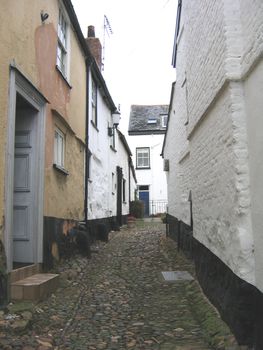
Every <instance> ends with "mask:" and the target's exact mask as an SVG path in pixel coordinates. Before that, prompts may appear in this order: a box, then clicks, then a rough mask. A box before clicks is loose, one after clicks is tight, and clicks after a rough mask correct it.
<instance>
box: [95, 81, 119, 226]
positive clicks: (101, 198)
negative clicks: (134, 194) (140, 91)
mask: <svg viewBox="0 0 263 350" xmlns="http://www.w3.org/2000/svg"><path fill="white" fill-rule="evenodd" d="M90 80H91V79H90ZM89 91H91V86H90V89H89ZM91 113H92V111H91V105H90V110H89V115H90V116H91ZM97 116H98V125H97V129H98V130H97V129H96V128H95V127H94V126H93V125H92V123H91V121H89V123H90V124H89V149H90V151H91V153H92V155H91V160H90V178H89V185H88V219H89V220H92V219H100V218H107V217H110V216H112V215H114V214H113V213H115V212H116V203H115V202H116V201H114V200H113V198H114V194H112V191H111V188H112V185H111V183H112V178H111V172H112V171H113V169H114V168H115V164H116V157H117V156H116V154H115V153H116V152H114V151H112V150H111V149H110V137H109V136H108V125H109V123H111V111H110V109H109V107H108V106H107V105H106V103H105V100H104V98H103V97H102V95H101V93H100V90H99V89H98V95H97ZM114 172H115V173H116V169H114ZM115 196H116V195H115Z"/></svg>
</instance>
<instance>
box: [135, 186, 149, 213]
mask: <svg viewBox="0 0 263 350" xmlns="http://www.w3.org/2000/svg"><path fill="white" fill-rule="evenodd" d="M141 186H144V187H146V186H147V187H148V189H147V190H140V187H141ZM138 190H139V200H141V199H140V193H148V204H147V209H148V214H147V213H146V207H145V206H144V213H143V216H144V217H148V216H150V185H138ZM143 202H144V203H145V201H144V200H143Z"/></svg>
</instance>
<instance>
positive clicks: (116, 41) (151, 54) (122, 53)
mask: <svg viewBox="0 0 263 350" xmlns="http://www.w3.org/2000/svg"><path fill="white" fill-rule="evenodd" d="M72 3H73V6H74V8H75V11H76V14H77V16H78V19H79V23H80V26H81V28H82V31H83V34H84V36H85V37H86V36H87V27H88V25H94V26H95V32H96V37H99V38H100V40H101V43H102V45H103V43H104V37H105V61H104V71H103V76H104V78H105V80H106V84H107V87H108V89H109V92H110V94H111V96H112V98H113V100H114V102H115V104H116V106H117V105H118V104H120V105H121V114H122V120H121V124H120V128H121V130H122V131H123V132H125V133H126V132H127V130H126V129H127V124H128V119H129V110H130V105H131V104H169V99H170V91H171V84H172V82H173V81H174V80H175V70H174V69H173V68H172V66H171V59H172V49H173V37H174V29H175V21H176V9H177V0H96V1H94V0H72ZM104 15H106V16H107V18H108V20H109V23H110V25H111V28H112V32H113V34H110V35H108V34H107V33H106V34H105V35H104Z"/></svg>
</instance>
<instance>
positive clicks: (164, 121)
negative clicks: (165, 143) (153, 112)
mask: <svg viewBox="0 0 263 350" xmlns="http://www.w3.org/2000/svg"><path fill="white" fill-rule="evenodd" d="M167 120H168V115H167V114H164V115H162V127H163V128H166V127H167Z"/></svg>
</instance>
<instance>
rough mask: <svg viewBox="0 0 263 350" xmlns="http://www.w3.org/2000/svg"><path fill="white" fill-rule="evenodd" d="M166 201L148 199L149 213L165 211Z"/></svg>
mask: <svg viewBox="0 0 263 350" xmlns="http://www.w3.org/2000/svg"><path fill="white" fill-rule="evenodd" d="M166 210H167V201H166V200H151V201H150V215H157V214H162V213H166Z"/></svg>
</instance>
